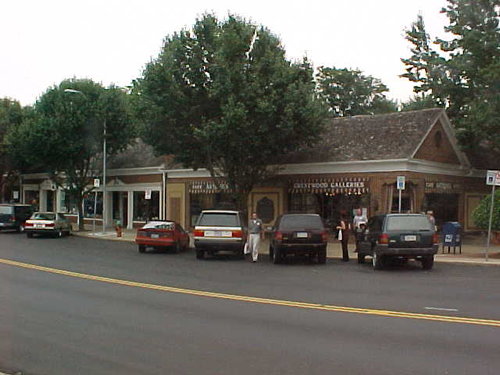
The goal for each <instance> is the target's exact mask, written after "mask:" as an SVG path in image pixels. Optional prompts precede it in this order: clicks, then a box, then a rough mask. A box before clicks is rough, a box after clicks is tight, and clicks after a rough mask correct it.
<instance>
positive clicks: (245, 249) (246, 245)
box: [243, 241, 250, 254]
mask: <svg viewBox="0 0 500 375" xmlns="http://www.w3.org/2000/svg"><path fill="white" fill-rule="evenodd" d="M243 253H244V254H250V251H248V241H247V242H245V247H244V248H243Z"/></svg>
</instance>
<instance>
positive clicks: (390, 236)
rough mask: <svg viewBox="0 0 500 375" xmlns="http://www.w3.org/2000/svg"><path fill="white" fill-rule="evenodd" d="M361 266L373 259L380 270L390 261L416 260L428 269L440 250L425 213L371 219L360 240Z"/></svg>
mask: <svg viewBox="0 0 500 375" xmlns="http://www.w3.org/2000/svg"><path fill="white" fill-rule="evenodd" d="M358 241H359V242H358V249H357V251H358V263H364V261H365V256H367V255H369V256H371V257H372V262H373V268H374V269H381V268H383V267H384V266H385V265H387V264H388V263H389V261H390V260H394V259H402V260H404V261H406V260H408V259H416V260H419V261H421V262H422V268H423V269H425V270H429V269H431V268H432V266H433V264H434V254H436V253H437V251H438V246H439V245H438V243H439V237H438V235H437V233H436V232H435V230H434V226H433V225H432V223H431V222H430V220H429V219H428V218H427V216H426V215H423V214H385V215H377V216H374V217H372V218H370V220H368V225H367V228H366V230H365V231H364V233H361V235H360V236H359V239H358Z"/></svg>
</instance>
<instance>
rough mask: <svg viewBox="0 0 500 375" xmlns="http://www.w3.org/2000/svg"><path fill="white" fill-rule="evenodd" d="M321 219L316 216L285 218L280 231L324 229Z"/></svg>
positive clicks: (282, 220) (291, 216)
mask: <svg viewBox="0 0 500 375" xmlns="http://www.w3.org/2000/svg"><path fill="white" fill-rule="evenodd" d="M323 228H324V225H323V222H322V221H321V218H320V217H319V216H316V215H289V216H283V218H282V219H281V222H280V229H323Z"/></svg>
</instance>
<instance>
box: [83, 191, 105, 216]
mask: <svg viewBox="0 0 500 375" xmlns="http://www.w3.org/2000/svg"><path fill="white" fill-rule="evenodd" d="M83 217H86V218H96V219H101V218H102V192H97V200H96V193H95V192H92V193H89V194H87V195H85V196H84V197H83Z"/></svg>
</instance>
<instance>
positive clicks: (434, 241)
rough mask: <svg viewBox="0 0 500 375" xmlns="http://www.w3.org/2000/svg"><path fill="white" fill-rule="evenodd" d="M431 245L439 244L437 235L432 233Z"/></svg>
mask: <svg viewBox="0 0 500 375" xmlns="http://www.w3.org/2000/svg"><path fill="white" fill-rule="evenodd" d="M432 243H433V244H434V245H436V244H439V234H437V233H434V234H433V235H432Z"/></svg>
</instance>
